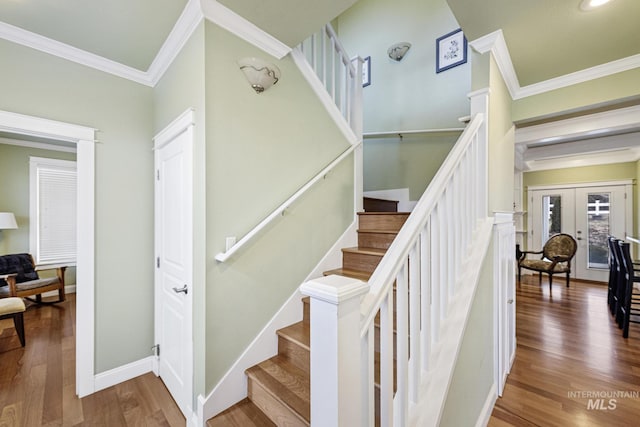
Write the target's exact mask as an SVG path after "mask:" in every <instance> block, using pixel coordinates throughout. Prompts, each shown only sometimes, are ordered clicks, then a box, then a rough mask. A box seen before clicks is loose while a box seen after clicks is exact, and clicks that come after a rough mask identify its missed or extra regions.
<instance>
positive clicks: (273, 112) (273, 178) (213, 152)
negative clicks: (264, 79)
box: [205, 22, 354, 390]
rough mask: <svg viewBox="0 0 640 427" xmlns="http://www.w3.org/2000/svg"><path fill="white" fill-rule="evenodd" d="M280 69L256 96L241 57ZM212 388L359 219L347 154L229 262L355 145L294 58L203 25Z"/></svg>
mask: <svg viewBox="0 0 640 427" xmlns="http://www.w3.org/2000/svg"><path fill="white" fill-rule="evenodd" d="M248 56H255V57H259V58H262V59H265V60H268V61H270V62H273V63H275V64H276V65H277V66H278V67H279V68H280V70H281V71H282V77H281V79H280V81H279V82H278V84H277V85H275V86H273V87H272V88H271V89H269V90H268V91H266V92H264V93H262V94H260V95H258V94H256V93H255V92H254V91H253V89H252V88H251V87H250V86H249V84H248V82H247V81H246V79H245V77H244V74H243V73H242V72H241V71H240V70H239V68H238V65H237V64H236V61H237V60H238V59H240V58H243V57H248ZM205 69H206V73H205V75H206V77H205V79H206V81H205V86H206V89H205V93H206V105H205V111H206V170H207V175H206V193H205V194H206V212H207V214H206V216H207V219H206V221H207V223H206V242H207V249H206V250H207V277H206V308H207V312H206V389H207V390H211V389H212V388H213V386H215V384H216V383H217V382H218V380H220V378H221V377H222V376H223V375H224V373H225V372H226V371H227V370H228V369H229V368H230V367H231V366H232V364H233V362H234V361H235V360H236V359H237V358H238V357H239V356H240V354H241V353H242V352H243V351H244V350H245V348H246V347H247V346H248V345H249V344H250V342H251V341H252V340H253V339H254V337H255V336H256V335H257V334H258V333H259V332H260V330H262V328H263V327H264V325H265V324H266V322H267V321H268V320H269V319H271V318H272V317H273V315H274V314H275V313H276V312H277V310H278V309H279V308H280V307H281V306H282V304H283V303H284V302H285V301H286V299H287V298H289V297H290V296H291V294H292V293H293V292H294V291H295V289H296V288H297V287H298V286H299V285H300V284H301V283H302V281H303V280H304V279H305V277H306V276H307V275H308V274H309V272H310V271H311V270H312V269H313V267H314V266H315V265H316V264H317V263H318V262H319V261H320V259H321V258H322V257H323V256H324V254H325V253H326V252H327V250H328V249H329V248H330V247H331V246H332V245H333V244H334V243H335V241H336V240H337V238H338V237H339V236H340V235H342V233H343V232H344V230H345V229H346V228H347V227H348V226H349V225H350V224H351V223H352V221H353V209H354V206H353V186H354V183H353V159H352V157H351V156H350V157H348V158H347V159H346V160H345V161H344V162H342V163H341V164H340V166H338V168H337V169H335V170H334V171H333V172H332V173H330V174H329V175H328V176H327V178H326V179H325V180H322V181H320V182H319V183H318V184H317V185H316V186H314V187H313V188H312V190H310V191H309V192H308V193H307V194H306V195H305V196H303V197H302V198H301V199H300V200H299V201H298V202H296V203H295V204H293V205H292V206H290V208H289V209H287V211H286V213H285V214H284V215H283V216H281V217H279V218H278V219H277V220H275V221H274V222H273V223H272V224H271V225H270V226H269V227H267V229H266V230H264V231H263V232H261V233H260V234H259V235H258V236H257V237H256V238H255V239H254V240H252V241H251V242H250V243H249V244H248V245H247V246H246V247H244V248H243V249H241V250H240V251H239V252H238V253H237V254H236V255H234V256H233V257H232V258H231V259H230V260H228V261H227V262H225V263H218V262H217V261H215V259H214V257H215V255H216V254H217V253H218V252H221V251H223V250H224V249H225V238H226V237H229V236H235V237H236V238H237V239H240V238H241V237H243V236H244V235H245V234H246V233H248V232H249V231H250V230H251V229H252V228H253V227H254V226H255V225H257V224H258V223H259V222H260V221H261V220H262V219H263V218H265V217H266V216H267V215H268V214H269V213H270V212H271V211H272V210H273V209H275V208H276V207H278V206H279V205H280V204H281V203H282V202H284V201H285V200H286V199H287V198H289V197H290V196H291V195H292V194H293V193H294V192H295V191H296V190H297V189H298V188H300V187H302V186H303V185H304V184H305V183H306V182H307V181H308V180H309V179H311V178H312V177H313V176H314V175H316V173H318V172H319V171H320V170H322V168H324V167H325V166H326V165H327V164H329V163H330V162H331V161H332V160H333V159H335V158H336V157H338V156H339V155H340V153H342V152H343V151H344V150H346V149H347V148H348V147H349V144H348V142H347V141H346V139H345V137H344V136H343V135H342V133H341V132H340V131H339V130H338V128H337V127H336V125H335V124H334V123H333V122H332V120H331V119H330V117H329V116H328V114H327V112H326V110H325V109H324V107H323V106H322V105H321V104H320V103H319V100H318V98H317V97H316V96H315V94H314V92H313V91H312V89H311V88H310V87H309V85H308V83H307V82H306V80H305V79H304V77H303V76H302V75H301V73H300V72H299V70H298V68H297V67H296V65H295V64H294V63H293V61H292V59H291V58H290V57H289V56H287V57H285V58H284V59H282V60H279V61H278V60H276V59H274V58H270V57H268V55H266V54H265V53H263V52H262V51H260V50H258V49H257V48H255V47H254V46H252V45H250V44H248V43H246V42H244V41H242V40H240V39H239V38H237V37H235V36H234V35H232V34H230V33H228V32H227V31H225V30H223V29H221V28H220V27H218V26H216V25H215V24H212V23H209V22H207V23H206V26H205Z"/></svg>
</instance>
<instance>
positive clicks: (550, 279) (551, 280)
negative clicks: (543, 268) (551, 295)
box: [540, 273, 553, 292]
mask: <svg viewBox="0 0 640 427" xmlns="http://www.w3.org/2000/svg"><path fill="white" fill-rule="evenodd" d="M540 274H541V275H542V273H540ZM552 283H553V274H549V292H551V284H552Z"/></svg>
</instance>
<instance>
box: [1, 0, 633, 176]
mask: <svg viewBox="0 0 640 427" xmlns="http://www.w3.org/2000/svg"><path fill="white" fill-rule="evenodd" d="M447 2H448V3H449V5H450V7H451V9H452V11H453V12H454V15H455V16H456V19H457V20H458V22H459V23H460V25H461V26H462V27H463V29H464V31H465V34H466V35H467V37H468V38H469V39H470V40H474V39H476V38H478V37H481V36H484V35H486V34H488V33H491V32H492V31H495V30H498V29H501V30H502V33H501V34H502V35H503V37H504V43H505V45H506V49H508V50H505V51H507V56H508V58H509V60H510V61H511V63H512V68H513V71H514V76H513V78H512V79H511V80H509V81H508V82H507V83H508V84H509V83H511V88H510V90H511V91H512V95H514V94H515V95H516V96H525V95H526V89H527V88H534V87H535V88H534V89H535V90H541V89H540V88H544V87H545V86H544V85H545V84H546V82H549V81H553V80H554V79H556V80H557V79H562V78H563V75H566V74H567V73H574V74H575V73H581V72H583V71H584V69H589V70H592V69H593V68H594V67H595V68H598V67H603V66H604V67H608V66H609V65H610V64H612V63H623V65H624V66H625V67H628V68H629V67H630V68H636V67H640V25H638V22H639V21H640V1H638V0H614V1H613V2H612V3H610V4H609V5H607V6H605V7H604V8H603V9H602V10H601V11H592V12H583V11H580V10H579V7H578V5H579V2H580V0H536V1H530V0H483V1H482V2H479V1H477V0H447ZM353 3H355V0H326V1H317V0H269V1H268V2H266V1H264V0H219V1H215V0H135V1H131V0H108V1H105V0H102V1H99V0H4V1H0V37H3V38H6V39H8V40H11V41H14V42H23V44H25V45H28V46H31V47H35V48H38V49H41V50H45V51H47V52H49V53H52V54H59V55H60V56H63V57H65V58H67V59H71V60H78V61H79V62H81V63H85V65H89V66H94V67H96V68H101V69H104V70H105V71H108V72H113V73H114V74H116V75H120V76H122V77H125V78H130V79H132V80H135V81H138V82H141V83H143V84H148V85H151V86H153V85H154V84H155V82H156V81H157V79H158V78H159V76H160V75H161V74H162V72H163V68H162V67H163V66H164V67H166V66H168V63H169V62H170V58H172V56H171V54H169V55H167V54H166V51H168V50H174V51H175V50H176V49H179V48H180V47H181V44H180V43H181V42H183V40H182V39H180V37H181V36H182V37H183V38H184V34H186V32H187V31H188V28H192V26H193V25H194V22H198V21H199V19H200V18H201V16H202V13H203V12H204V15H205V16H207V18H209V19H212V20H215V17H216V16H220V15H221V14H220V12H224V13H226V11H230V13H235V14H237V15H239V16H240V17H242V18H241V19H244V20H246V21H248V22H250V23H251V24H252V25H255V26H256V27H257V28H258V29H260V30H262V31H264V32H265V33H267V34H269V35H270V36H272V37H273V38H274V40H276V41H277V42H279V43H281V46H283V47H284V49H281V50H280V52H281V54H285V53H286V51H287V50H286V48H287V47H292V46H295V45H297V44H298V43H299V42H301V41H302V40H303V39H305V38H306V37H307V36H308V35H309V34H311V33H313V32H315V31H316V30H317V29H318V28H320V27H321V26H322V25H324V24H325V23H326V22H329V21H330V20H331V19H333V18H335V17H336V16H337V15H338V14H340V13H341V12H343V11H344V10H345V9H347V8H348V7H350V6H351V5H352V4H353ZM207 10H209V14H207ZM190 26H191V27H190ZM176 33H177V34H176ZM24 41H26V42H24ZM43 46H44V47H43ZM52 46H53V47H52ZM163 54H164V55H165V57H164V65H162V64H160V65H158V62H162V61H158V58H160V57H162V56H163ZM276 56H278V55H276ZM87 58H88V59H87ZM82 61H84V62H82ZM164 69H166V68H164ZM608 69H611V68H608ZM549 79H551V80H549ZM638 85H639V86H640V82H638ZM523 94H524V95H523ZM639 101H640V100H639ZM637 103H640V102H636V104H637ZM546 119H547V120H549V118H546ZM556 119H557V118H551V120H556ZM637 122H638V123H640V116H638V117H637ZM519 126H520V125H519ZM536 126H539V127H543V126H545V124H544V123H543V124H540V125H536ZM528 127H530V126H528ZM551 128H553V126H552V127H551ZM638 128H640V125H638ZM635 130H636V131H637V130H638V129H635ZM632 131H634V130H633V129H632V130H628V131H625V135H627V136H625V140H627V141H629V140H631V141H637V138H635V137H630V136H628V135H631V134H629V132H632ZM520 132H521V128H520V127H519V128H518V130H517V131H516V135H518V134H519V133H520ZM606 135H607V134H602V135H601V136H606ZM611 138H614V139H616V138H618V137H615V136H612V137H611ZM630 138H631V139H630ZM634 138H635V139H634ZM572 139H573V140H575V136H562V135H558V138H557V139H556V140H555V141H553V143H554V144H560V143H562V144H565V145H563V147H564V150H565V151H562V150H560V151H557V156H558V157H556V159H562V158H565V159H569V158H570V154H569V153H568V152H566V150H568V149H569V148H570V147H574V148H575V150H577V151H576V153H574V155H575V154H580V155H584V153H583V152H582V151H583V150H582V149H578V147H579V146H580V144H579V143H575V141H574V142H572V143H571V144H568V142H569V141H571V140H572ZM589 139H594V138H592V137H589ZM599 139H600V140H601V142H602V145H601V146H600V147H599V148H594V147H593V144H594V143H593V142H590V143H589V145H588V146H590V147H592V149H596V151H598V152H599V153H600V155H599V156H595V157H594V156H591V157H592V159H593V158H598V159H603V158H604V157H605V156H603V155H602V153H604V151H606V150H607V147H610V151H611V153H618V154H619V153H620V150H621V148H619V147H614V145H615V144H613V143H611V142H610V139H602V138H599ZM603 141H604V142H603ZM636 145H637V144H636ZM550 146H551V144H550V143H549V142H547V143H546V144H544V147H547V148H542V147H541V146H540V141H537V142H536V141H529V142H527V143H523V142H520V143H519V145H518V147H519V148H520V150H522V149H523V147H525V148H530V149H531V151H530V152H529V153H528V154H527V159H528V160H527V161H528V163H526V165H529V166H528V167H533V165H538V166H539V165H542V164H543V163H544V162H546V164H551V163H550V159H549V158H548V157H546V158H544V159H543V158H542V157H540V158H534V157H533V156H534V154H535V155H537V156H548V155H549V154H544V152H547V153H552V152H554V151H553V150H551V149H550V148H548V147H550ZM586 146H587V145H585V147H586ZM534 147H535V148H536V149H535V150H533V148H534ZM602 150H604V151H602ZM624 150H628V151H626V156H627V157H626V158H627V159H629V160H637V158H638V156H637V150H636V149H635V147H631V148H629V147H627V148H624ZM561 151H562V153H561ZM572 160H575V159H572ZM559 161H560V160H556V163H554V164H556V165H557V164H558V163H557V162H559ZM567 164H568V163H567Z"/></svg>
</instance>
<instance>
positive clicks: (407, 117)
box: [333, 0, 471, 200]
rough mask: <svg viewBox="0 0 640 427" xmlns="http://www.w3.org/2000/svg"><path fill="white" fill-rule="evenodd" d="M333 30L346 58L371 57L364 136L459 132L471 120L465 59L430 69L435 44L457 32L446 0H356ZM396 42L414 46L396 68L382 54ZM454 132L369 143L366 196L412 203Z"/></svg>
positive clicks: (450, 143)
mask: <svg viewBox="0 0 640 427" xmlns="http://www.w3.org/2000/svg"><path fill="white" fill-rule="evenodd" d="M333 24H334V25H335V26H336V29H337V32H338V35H339V37H340V41H341V42H342V44H343V46H344V47H345V49H346V50H347V51H348V52H349V54H350V55H360V56H362V57H366V56H371V85H369V86H367V87H365V88H363V97H364V130H365V133H375V132H395V131H407V130H425V129H450V128H458V129H460V128H462V127H464V126H463V125H462V124H461V123H460V122H459V121H458V118H459V117H462V116H466V115H468V114H469V100H468V98H467V94H468V93H469V91H470V87H471V66H470V59H469V62H468V63H466V64H463V65H460V66H458V67H455V68H452V69H450V70H447V71H444V72H442V73H436V71H435V70H436V64H435V56H436V42H435V41H436V39H437V38H438V37H440V36H442V35H444V34H447V33H449V32H451V31H453V30H455V29H457V28H459V25H458V23H457V22H456V20H455V18H454V17H453V14H452V13H451V10H450V9H449V6H448V5H447V3H446V2H445V1H444V0H427V1H419V0H400V1H395V2H388V1H384V0H360V1H359V2H358V3H356V4H355V5H354V6H353V7H351V8H350V9H349V10H347V11H346V12H344V13H343V14H342V15H340V16H339V17H338V19H336V20H335V21H334V23H333ZM374 29H375V30H374ZM400 41H407V42H410V43H411V44H412V47H411V49H410V50H409V52H408V53H407V55H406V56H405V57H404V59H403V60H402V61H400V62H397V61H394V60H392V59H390V58H389V56H388V55H387V49H388V48H389V46H391V45H392V44H394V43H397V42H400ZM468 53H469V54H471V49H470V48H469V49H468ZM469 58H470V57H469ZM459 134H460V132H450V133H438V134H420V135H404V136H403V138H402V139H400V138H398V137H395V136H391V137H384V138H367V139H366V140H365V143H364V149H363V152H364V165H365V166H364V189H365V191H374V190H387V189H393V188H409V193H410V197H411V199H412V200H417V199H419V198H420V196H421V195H422V193H423V192H424V190H425V189H426V187H427V185H428V184H429V182H430V181H431V178H432V177H433V176H434V175H435V173H436V172H437V171H438V169H439V167H440V165H441V164H442V161H444V158H445V157H446V155H447V154H448V153H449V151H450V149H451V147H452V146H453V144H454V143H455V141H456V139H457V137H458V136H459Z"/></svg>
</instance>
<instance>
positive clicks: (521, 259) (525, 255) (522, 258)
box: [518, 251, 542, 262]
mask: <svg viewBox="0 0 640 427" xmlns="http://www.w3.org/2000/svg"><path fill="white" fill-rule="evenodd" d="M527 254H532V255H540V254H542V251H520V258H518V262H520V261H524V259H525V258H526V257H527Z"/></svg>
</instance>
